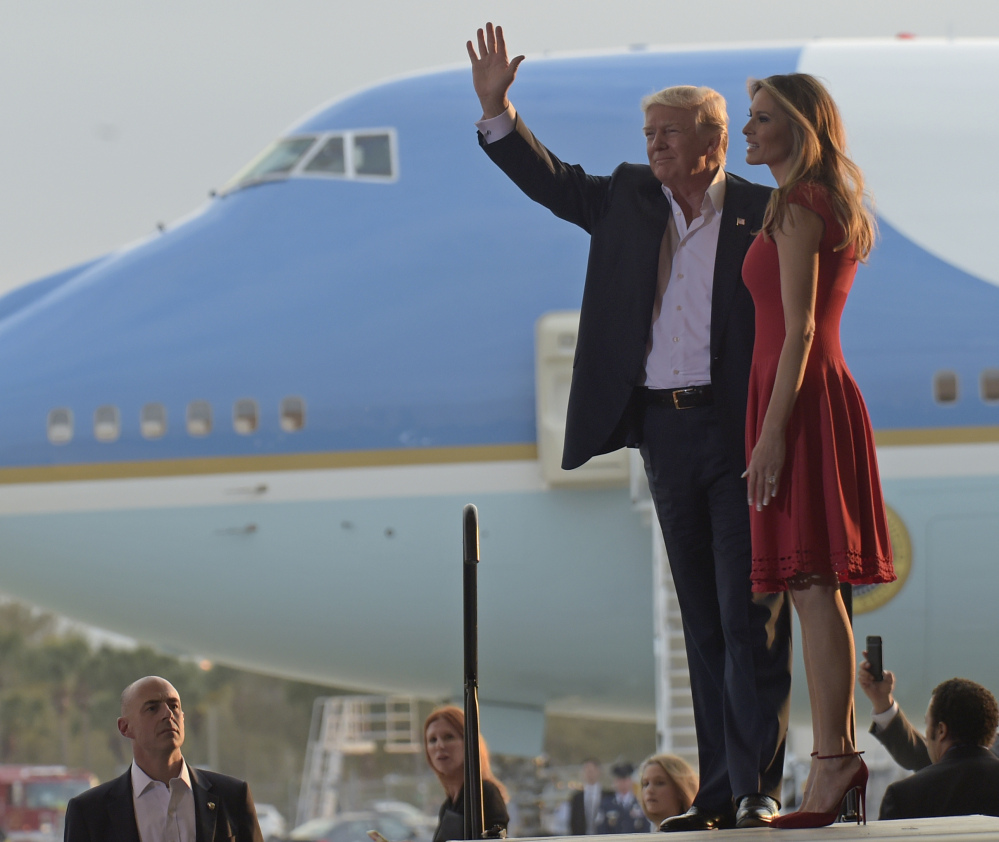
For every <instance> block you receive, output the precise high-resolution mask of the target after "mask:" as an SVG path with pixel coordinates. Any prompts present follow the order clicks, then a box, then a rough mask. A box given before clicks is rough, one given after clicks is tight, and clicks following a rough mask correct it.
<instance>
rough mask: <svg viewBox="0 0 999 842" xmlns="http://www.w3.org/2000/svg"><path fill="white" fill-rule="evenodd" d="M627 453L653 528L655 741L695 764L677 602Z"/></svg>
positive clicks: (636, 471) (637, 496)
mask: <svg viewBox="0 0 999 842" xmlns="http://www.w3.org/2000/svg"><path fill="white" fill-rule="evenodd" d="M629 453H630V458H631V462H630V469H631V470H630V475H631V500H632V504H633V505H634V507H635V509H636V510H637V511H638V512H639V513H640V514H641V515H642V518H643V521H645V522H647V523H648V526H649V528H650V529H651V530H652V590H653V626H654V629H653V650H652V651H653V657H654V658H655V682H656V685H655V688H656V697H655V703H656V746H657V750H658V751H659V752H661V753H667V754H676V755H678V756H680V757H682V758H683V759H684V760H686V761H687V762H688V763H689V764H690V765H691V766H693V767H694V768H695V769H696V768H697V735H696V733H695V731H694V703H693V700H692V698H691V695H690V673H689V672H688V670H687V649H686V647H685V645H684V640H683V623H682V622H681V620H680V606H679V603H678V602H677V598H676V588H675V587H674V586H673V576H672V574H671V573H670V568H669V558H668V557H667V555H666V546H665V544H664V543H663V534H662V530H661V528H660V526H659V519H658V518H657V517H656V516H655V509H654V507H653V504H652V497H651V495H650V494H649V484H648V480H647V479H646V476H645V467H644V465H643V464H642V458H641V455H640V454H639V452H638V451H637V450H631V451H629Z"/></svg>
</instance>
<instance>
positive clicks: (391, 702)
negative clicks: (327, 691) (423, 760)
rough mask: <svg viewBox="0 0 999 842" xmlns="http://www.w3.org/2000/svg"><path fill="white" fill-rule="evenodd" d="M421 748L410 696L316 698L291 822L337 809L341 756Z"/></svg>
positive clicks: (416, 714) (329, 814)
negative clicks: (300, 785)
mask: <svg viewBox="0 0 999 842" xmlns="http://www.w3.org/2000/svg"><path fill="white" fill-rule="evenodd" d="M379 747H381V750H382V751H385V752H388V753H390V754H412V753H416V752H420V751H422V750H423V745H422V743H421V739H420V722H419V711H418V709H417V700H416V699H415V698H414V697H412V696H322V697H320V698H318V699H316V701H315V703H314V704H313V708H312V724H311V725H310V727H309V743H308V746H307V748H306V751H305V769H304V770H303V772H302V788H301V790H300V791H299V796H298V810H297V815H296V822H295V823H296V825H299V824H302V823H303V822H306V821H309V820H310V819H315V818H330V817H332V816H334V815H336V812H337V796H338V791H339V784H340V781H341V778H342V776H343V764H344V758H345V757H347V756H348V755H358V754H372V753H373V752H374V751H375V750H376V749H377V748H379Z"/></svg>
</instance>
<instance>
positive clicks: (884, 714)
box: [871, 702, 898, 734]
mask: <svg viewBox="0 0 999 842" xmlns="http://www.w3.org/2000/svg"><path fill="white" fill-rule="evenodd" d="M896 716H898V702H892V703H891V707H890V708H888V710H883V711H881V713H871V719H872V720H873V722H874V733H875V734H880V733H881V732H882V731H884V730H885V729H886V728H887V727H888V726H889V725H891V722H892V720H893V719H894V718H895V717H896Z"/></svg>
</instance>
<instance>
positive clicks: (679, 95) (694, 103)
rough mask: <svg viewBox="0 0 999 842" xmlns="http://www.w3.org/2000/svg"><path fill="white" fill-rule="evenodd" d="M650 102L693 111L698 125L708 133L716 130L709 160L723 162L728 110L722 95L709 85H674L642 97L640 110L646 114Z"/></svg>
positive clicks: (726, 138) (719, 163) (720, 163)
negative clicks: (715, 139) (707, 86)
mask: <svg viewBox="0 0 999 842" xmlns="http://www.w3.org/2000/svg"><path fill="white" fill-rule="evenodd" d="M653 105H665V106H667V107H668V108H682V109H684V110H685V111H693V112H695V118H696V121H697V126H698V128H700V127H702V126H703V127H704V129H705V130H706V131H707V132H709V133H712V134H714V133H717V134H718V150H717V151H716V152H715V153H714V155H712V156H711V157H712V160H711V163H714V164H717V165H718V166H719V167H724V166H725V153H726V152H727V151H728V110H727V109H726V107H725V97H723V96H722V95H721V94H720V93H718V91H716V90H713V89H712V88H705V87H703V86H702V87H697V86H695V85H674V86H673V87H672V88H663V89H662V90H661V91H656V92H655V93H654V94H649V95H648V96H647V97H644V98H643V99H642V113H643V114H647V113H648V111H649V108H651V107H652V106H653Z"/></svg>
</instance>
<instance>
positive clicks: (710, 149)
mask: <svg viewBox="0 0 999 842" xmlns="http://www.w3.org/2000/svg"><path fill="white" fill-rule="evenodd" d="M644 132H645V151H646V152H647V153H648V155H649V166H651V167H652V172H653V173H654V174H655V176H656V178H658V179H659V181H661V182H662V183H663V184H665V185H666V186H667V187H669V188H670V190H674V191H675V190H678V189H679V188H680V187H681V186H682V185H683V184H684V183H685V182H686V181H687V180H688V179H690V178H691V176H696V175H698V174H700V173H704V172H707V171H709V170H710V169H711V168H712V166H713V165H712V164H709V163H708V157H709V156H711V155H713V154H714V153H715V152H716V151H717V149H718V144H719V143H720V137H719V135H718V133H717V132H715V131H713V130H711V129H708V128H706V127H698V125H697V112H696V111H692V110H688V109H686V108H674V107H673V106H670V105H651V106H649V109H648V111H646V112H645V128H644Z"/></svg>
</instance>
